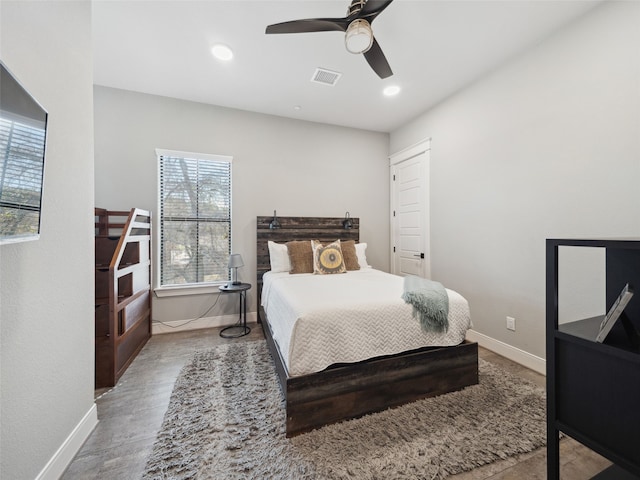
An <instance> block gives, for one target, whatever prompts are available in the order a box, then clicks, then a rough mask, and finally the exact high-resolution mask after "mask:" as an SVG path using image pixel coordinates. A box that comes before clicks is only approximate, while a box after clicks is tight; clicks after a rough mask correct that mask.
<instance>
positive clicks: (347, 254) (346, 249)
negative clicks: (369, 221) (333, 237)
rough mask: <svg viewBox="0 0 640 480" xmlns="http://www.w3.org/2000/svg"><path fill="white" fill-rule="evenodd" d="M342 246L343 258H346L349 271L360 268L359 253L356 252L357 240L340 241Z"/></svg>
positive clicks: (345, 263)
mask: <svg viewBox="0 0 640 480" xmlns="http://www.w3.org/2000/svg"><path fill="white" fill-rule="evenodd" d="M340 248H341V249H342V258H344V266H345V267H346V269H347V271H349V270H360V264H359V263H358V255H357V254H356V242H355V240H347V241H343V242H340Z"/></svg>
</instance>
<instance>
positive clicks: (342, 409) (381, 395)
mask: <svg viewBox="0 0 640 480" xmlns="http://www.w3.org/2000/svg"><path fill="white" fill-rule="evenodd" d="M272 220H273V217H257V235H256V238H257V245H256V247H257V250H256V251H257V290H258V321H259V322H261V323H262V326H263V330H264V334H265V337H266V340H267V344H268V346H269V350H270V352H271V356H272V357H273V360H274V363H275V367H276V371H277V373H278V378H279V381H280V386H281V388H282V392H283V394H284V396H285V400H286V414H287V420H286V421H287V425H286V431H287V437H292V436H295V435H298V434H300V433H304V432H307V431H310V430H313V429H314V428H318V427H321V426H323V425H327V424H330V423H335V422H338V421H341V420H346V419H350V418H357V417H360V416H362V415H365V414H367V413H372V412H378V411H381V410H385V409H387V408H389V407H395V406H399V405H402V404H405V403H408V402H412V401H415V400H418V399H421V398H426V397H433V396H436V395H440V394H443V393H448V392H452V391H455V390H460V389H462V388H464V387H467V386H469V385H475V384H477V383H478V344H477V343H475V342H466V341H465V342H464V343H462V344H460V345H457V346H453V347H430V348H421V349H418V350H411V351H409V352H403V353H400V354H397V355H390V356H384V357H376V358H373V359H369V360H365V361H363V362H358V363H351V364H341V365H336V366H332V367H329V368H327V369H326V370H323V371H321V372H317V373H312V374H309V375H302V376H295V377H291V376H290V375H289V372H288V371H287V368H286V364H285V362H284V360H283V358H282V356H281V355H280V351H279V350H278V347H277V346H276V344H275V341H274V340H273V336H272V332H271V326H270V325H269V319H268V318H267V316H266V314H265V312H264V309H263V308H262V306H261V296H262V275H263V274H264V273H265V272H267V271H269V270H270V262H269V249H268V246H267V242H268V241H269V240H271V241H274V242H278V243H284V242H287V241H291V240H312V239H316V240H320V241H333V240H336V239H341V240H355V241H356V242H357V241H359V227H360V222H359V219H358V218H351V221H352V224H353V227H352V228H351V229H348V230H347V229H344V227H343V224H342V222H343V220H344V219H343V218H337V217H332V218H327V217H278V222H279V223H280V228H278V229H271V228H269V224H270V223H271V221H272Z"/></svg>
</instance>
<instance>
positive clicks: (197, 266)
mask: <svg viewBox="0 0 640 480" xmlns="http://www.w3.org/2000/svg"><path fill="white" fill-rule="evenodd" d="M157 152H158V160H159V164H160V165H159V167H160V274H159V277H160V286H172V285H189V284H191V285H193V284H203V283H212V282H223V281H227V280H229V269H228V268H227V263H228V260H229V254H230V253H231V158H230V157H225V156H218V155H204V154H187V153H182V152H170V151H166V150H158V151H157Z"/></svg>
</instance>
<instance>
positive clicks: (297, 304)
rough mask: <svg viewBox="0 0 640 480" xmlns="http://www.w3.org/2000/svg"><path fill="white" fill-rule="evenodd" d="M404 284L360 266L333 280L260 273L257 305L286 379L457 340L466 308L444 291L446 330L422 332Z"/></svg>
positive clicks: (467, 324)
mask: <svg viewBox="0 0 640 480" xmlns="http://www.w3.org/2000/svg"><path fill="white" fill-rule="evenodd" d="M402 291H403V278H402V277H399V276H397V275H391V274H389V273H385V272H382V271H380V270H375V269H373V268H365V269H361V270H356V271H350V272H347V273H344V274H339V275H338V274H336V275H313V274H297V275H290V274H289V273H286V272H284V273H283V272H281V273H274V272H267V273H265V274H264V277H263V289H262V306H263V307H264V310H265V312H266V314H267V318H268V319H269V324H270V325H271V328H272V332H273V338H274V340H275V341H276V344H277V345H278V348H279V350H280V352H281V355H282V358H283V359H284V361H285V364H286V366H287V369H288V371H289V375H290V376H299V375H305V374H308V373H313V372H319V371H321V370H324V369H325V368H327V367H328V366H329V365H332V364H335V363H343V362H345V363H346V362H349V363H350V362H358V361H361V360H366V359H368V358H372V357H377V356H381V355H391V354H395V353H400V352H404V351H407V350H413V349H416V348H420V347H425V346H451V345H458V344H460V343H462V342H463V341H464V338H465V333H466V331H467V329H468V328H469V327H470V315H469V304H468V303H467V301H466V300H465V298H464V297H462V295H460V294H459V293H457V292H455V291H453V290H449V289H447V293H448V295H449V329H448V331H447V332H445V333H435V332H425V331H423V330H422V328H421V327H420V322H419V320H418V319H417V318H413V315H412V307H411V306H410V305H407V304H406V303H405V302H404V300H402V298H401V295H402Z"/></svg>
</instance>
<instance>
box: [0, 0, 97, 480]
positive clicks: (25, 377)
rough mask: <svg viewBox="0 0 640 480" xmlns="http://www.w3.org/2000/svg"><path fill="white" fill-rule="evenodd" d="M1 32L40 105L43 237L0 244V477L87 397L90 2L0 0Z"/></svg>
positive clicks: (35, 458) (36, 455)
mask: <svg viewBox="0 0 640 480" xmlns="http://www.w3.org/2000/svg"><path fill="white" fill-rule="evenodd" d="M0 32H1V33H0V58H2V60H3V62H4V63H5V64H6V65H7V66H8V68H9V69H10V70H11V71H12V72H13V73H14V75H16V76H17V77H18V79H19V80H20V81H21V82H22V83H23V85H24V86H25V87H26V88H27V89H28V90H29V91H30V92H31V94H32V95H33V96H34V97H36V98H37V99H38V100H39V101H40V103H41V104H42V105H43V106H44V107H45V108H46V109H47V110H48V112H49V132H48V139H47V140H48V144H47V158H46V165H45V182H44V197H43V209H42V235H41V238H40V239H39V240H37V241H32V242H26V243H19V244H10V245H0V287H1V288H0V292H1V293H0V378H1V383H0V424H1V428H0V478H3V479H12V480H20V479H33V478H35V477H36V476H37V475H38V474H39V472H41V471H42V470H43V467H45V465H46V464H47V462H48V461H49V460H50V459H52V457H53V456H54V454H55V453H56V451H57V450H58V448H59V447H61V446H62V445H63V443H64V441H65V440H66V439H67V438H68V437H69V436H70V435H71V434H72V431H73V429H74V428H75V427H76V426H77V425H78V424H79V423H80V422H81V420H82V419H83V418H84V417H85V414H88V413H89V411H90V410H91V409H92V407H93V405H94V402H93V385H94V377H93V376H94V374H93V342H94V340H93V336H94V335H93V329H94V327H93V300H92V298H93V293H94V292H93V267H92V264H93V213H92V208H93V111H92V103H93V96H92V83H93V78H92V77H93V71H92V53H91V4H90V2H73V1H60V2H55V1H50V2H10V1H2V2H1V3H0Z"/></svg>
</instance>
